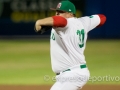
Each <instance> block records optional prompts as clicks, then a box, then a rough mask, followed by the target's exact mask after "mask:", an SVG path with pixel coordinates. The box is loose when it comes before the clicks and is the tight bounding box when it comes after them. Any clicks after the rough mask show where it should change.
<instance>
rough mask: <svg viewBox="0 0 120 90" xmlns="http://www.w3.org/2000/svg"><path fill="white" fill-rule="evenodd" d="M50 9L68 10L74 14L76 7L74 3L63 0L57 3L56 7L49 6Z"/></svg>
mask: <svg viewBox="0 0 120 90" xmlns="http://www.w3.org/2000/svg"><path fill="white" fill-rule="evenodd" d="M50 9H51V10H59V11H65V12H70V13H73V14H76V8H75V5H74V4H73V3H72V2H70V1H69V0H63V1H61V2H60V3H58V5H57V7H56V8H50Z"/></svg>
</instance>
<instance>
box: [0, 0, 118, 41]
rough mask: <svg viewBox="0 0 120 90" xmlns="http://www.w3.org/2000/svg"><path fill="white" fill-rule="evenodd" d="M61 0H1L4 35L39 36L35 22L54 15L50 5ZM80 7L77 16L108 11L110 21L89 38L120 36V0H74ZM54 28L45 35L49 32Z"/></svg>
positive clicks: (0, 24) (0, 29)
mask: <svg viewBox="0 0 120 90" xmlns="http://www.w3.org/2000/svg"><path fill="white" fill-rule="evenodd" d="M59 1H60V0H0V37H2V36H10V37H11V36H21V37H22V36H37V34H36V33H35V32H34V30H33V28H34V24H35V21H36V20H37V19H40V18H44V17H47V16H52V15H54V13H55V12H54V11H51V10H50V7H56V5H57V3H58V2H59ZM71 1H72V2H73V3H74V4H75V5H76V8H77V17H81V16H88V15H92V14H101V13H102V14H105V15H106V17H107V22H106V23H105V25H104V26H102V27H101V28H98V29H96V30H93V31H91V32H90V33H89V38H114V39H118V38H120V27H119V25H118V24H119V22H120V21H119V18H120V17H119V16H120V11H119V8H120V6H119V3H120V1H119V0H114V1H108V0H97V1H96V0H71ZM49 34H50V32H47V33H45V34H44V35H49Z"/></svg>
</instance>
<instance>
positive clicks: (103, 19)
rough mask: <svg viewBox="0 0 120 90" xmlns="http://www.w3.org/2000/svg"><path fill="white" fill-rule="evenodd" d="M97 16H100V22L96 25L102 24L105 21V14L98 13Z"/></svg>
mask: <svg viewBox="0 0 120 90" xmlns="http://www.w3.org/2000/svg"><path fill="white" fill-rule="evenodd" d="M98 16H99V18H100V24H99V25H98V27H100V26H102V25H103V24H105V22H106V16H105V15H103V14H98Z"/></svg>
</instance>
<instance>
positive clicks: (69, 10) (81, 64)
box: [35, 0, 106, 90]
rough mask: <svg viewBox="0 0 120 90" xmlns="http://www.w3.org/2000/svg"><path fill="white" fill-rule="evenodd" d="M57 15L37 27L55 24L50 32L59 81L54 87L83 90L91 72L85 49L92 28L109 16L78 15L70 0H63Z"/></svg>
mask: <svg viewBox="0 0 120 90" xmlns="http://www.w3.org/2000/svg"><path fill="white" fill-rule="evenodd" d="M51 9H52V10H55V11H56V14H55V16H52V17H47V18H44V19H39V20H37V21H36V24H35V28H36V30H37V31H40V30H41V28H42V26H52V27H53V28H52V31H51V36H50V50H51V52H50V53H51V64H52V70H53V72H54V73H56V82H55V84H54V85H53V86H52V87H51V89H50V90H79V89H81V88H82V87H83V86H84V85H85V84H86V83H87V81H88V79H89V77H90V73H89V70H88V67H87V65H86V60H85V56H84V50H85V47H86V40H87V34H88V32H89V31H90V30H92V29H94V28H96V27H99V26H102V25H103V24H104V23H105V21H106V17H105V15H103V14H95V15H91V16H85V17H80V18H76V17H75V14H76V8H75V6H74V4H73V3H72V2H70V1H69V0H64V1H61V2H60V3H59V4H58V5H57V8H55V9H53V8H51Z"/></svg>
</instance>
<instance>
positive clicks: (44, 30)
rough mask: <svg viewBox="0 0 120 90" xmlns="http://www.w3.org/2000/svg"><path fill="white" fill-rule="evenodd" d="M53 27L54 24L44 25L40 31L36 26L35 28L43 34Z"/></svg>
mask: <svg viewBox="0 0 120 90" xmlns="http://www.w3.org/2000/svg"><path fill="white" fill-rule="evenodd" d="M51 29H52V26H42V28H41V29H40V30H39V31H37V30H36V28H34V30H35V32H37V33H38V34H43V33H45V32H47V31H48V30H51Z"/></svg>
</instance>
